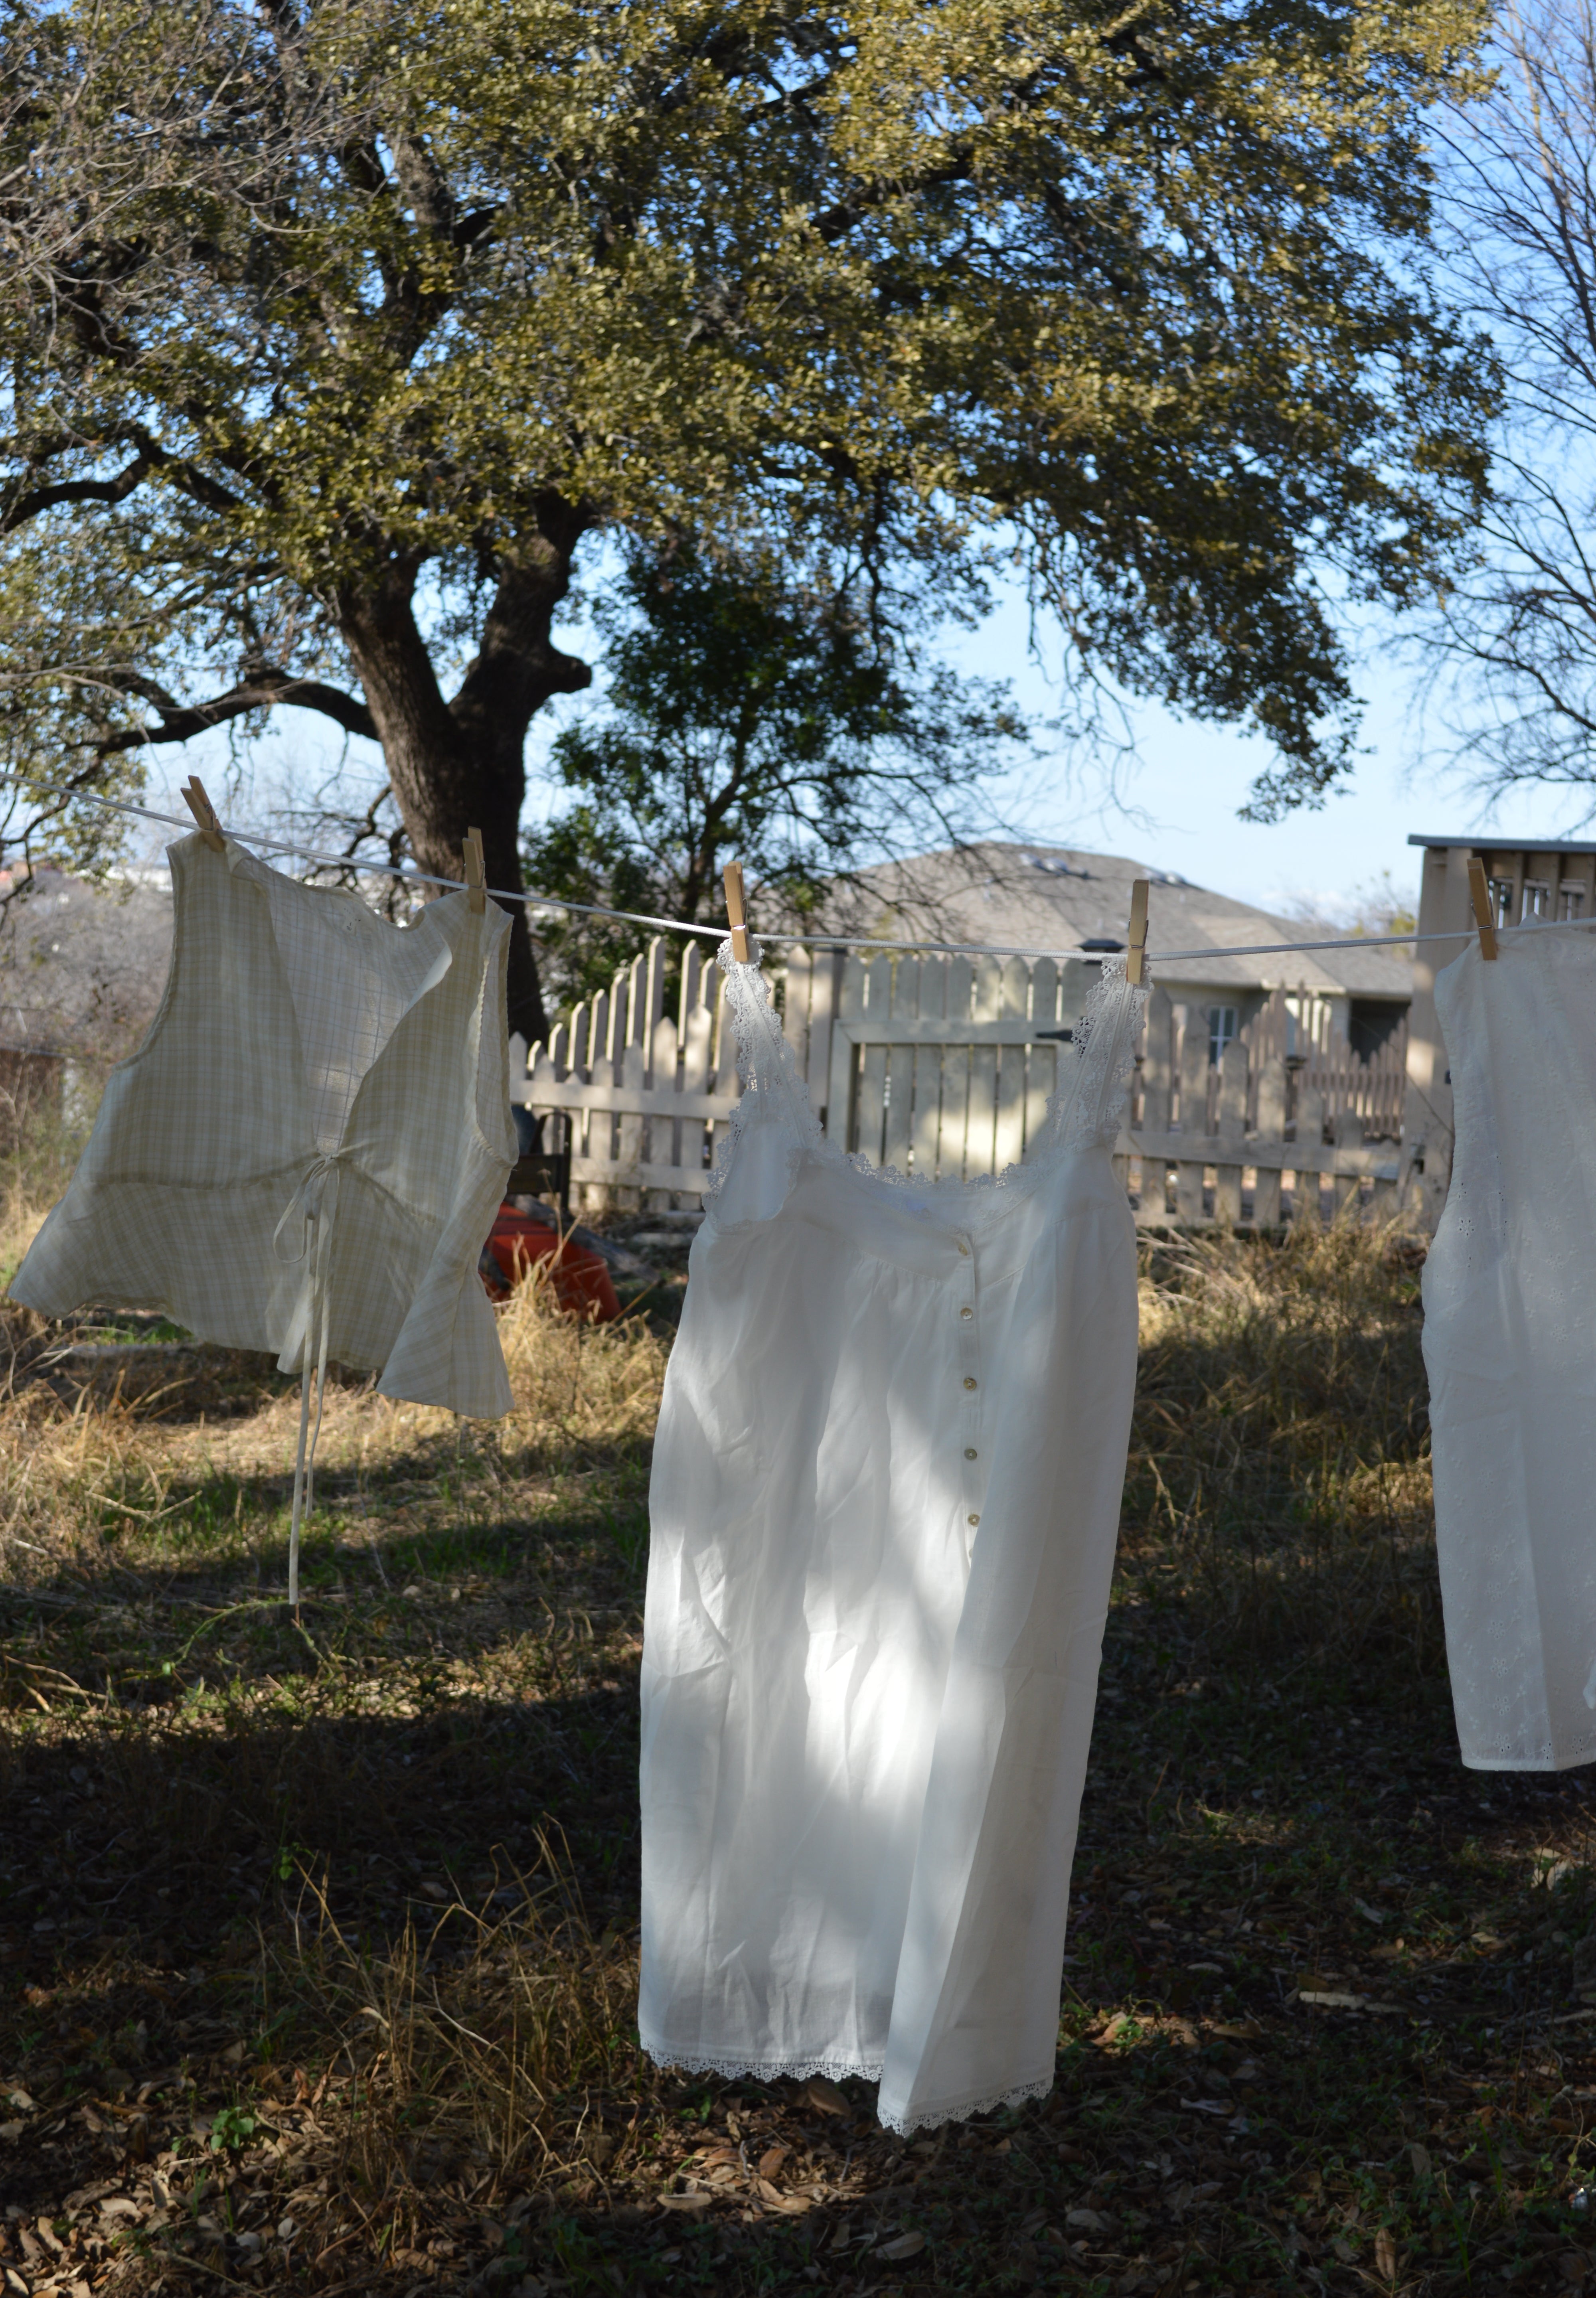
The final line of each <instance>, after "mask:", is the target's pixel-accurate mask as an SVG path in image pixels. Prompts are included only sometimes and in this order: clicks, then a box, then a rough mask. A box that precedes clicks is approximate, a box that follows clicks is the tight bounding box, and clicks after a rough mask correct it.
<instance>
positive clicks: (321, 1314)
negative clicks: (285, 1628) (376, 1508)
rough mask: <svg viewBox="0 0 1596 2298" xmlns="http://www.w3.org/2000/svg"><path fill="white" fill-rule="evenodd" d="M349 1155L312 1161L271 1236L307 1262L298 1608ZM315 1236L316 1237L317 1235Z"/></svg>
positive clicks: (295, 1571)
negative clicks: (341, 1188) (330, 1280)
mask: <svg viewBox="0 0 1596 2298" xmlns="http://www.w3.org/2000/svg"><path fill="white" fill-rule="evenodd" d="M348 1155H349V1152H348V1151H347V1150H345V1149H331V1150H327V1151H325V1152H323V1153H320V1154H318V1155H317V1156H315V1157H312V1158H311V1160H310V1163H309V1164H308V1165H307V1166H306V1168H305V1170H304V1172H303V1173H302V1175H301V1177H300V1183H299V1186H298V1187H297V1188H296V1189H295V1190H294V1194H293V1195H292V1196H291V1197H290V1198H289V1200H288V1203H286V1205H285V1207H284V1208H283V1212H282V1217H281V1219H279V1220H278V1222H277V1228H275V1229H274V1230H273V1231H272V1238H271V1249H272V1251H273V1252H274V1253H275V1254H276V1255H277V1259H278V1260H279V1261H286V1262H288V1263H290V1264H292V1263H293V1262H294V1261H309V1263H310V1267H309V1269H308V1270H307V1272H306V1282H305V1293H304V1309H305V1322H304V1330H303V1332H302V1335H301V1339H300V1386H299V1445H298V1449H297V1451H296V1452H295V1455H294V1506H293V1509H292V1510H291V1512H290V1515H289V1519H288V1602H289V1605H290V1607H291V1608H293V1609H294V1611H295V1612H297V1611H298V1609H299V1528H300V1525H301V1523H302V1521H303V1519H304V1517H306V1516H307V1515H308V1514H309V1513H310V1507H311V1505H312V1494H313V1492H314V1489H315V1477H316V1447H317V1445H318V1442H320V1438H321V1416H322V1412H323V1409H324V1408H325V1406H326V1403H327V1335H328V1330H329V1327H330V1324H331V1305H332V1304H331V1295H330V1292H329V1288H328V1285H327V1272H328V1270H329V1269H330V1267H331V1265H332V1257H333V1254H332V1246H333V1224H334V1221H335V1218H336V1216H337V1211H338V1172H339V1167H340V1165H341V1164H342V1163H343V1161H344V1160H345V1159H346V1158H347V1156H348ZM295 1214H297V1215H298V1216H299V1222H300V1230H299V1238H298V1242H297V1243H290V1244H287V1248H286V1249H285V1237H284V1231H285V1230H288V1232H289V1237H290V1238H292V1236H293V1231H292V1229H290V1228H289V1224H290V1223H291V1222H292V1221H293V1219H294V1216H295ZM312 1231H314V1236H312ZM312 1359H314V1361H315V1366H316V1426H315V1427H314V1428H313V1429H312V1427H311V1426H310V1365H311V1361H312Z"/></svg>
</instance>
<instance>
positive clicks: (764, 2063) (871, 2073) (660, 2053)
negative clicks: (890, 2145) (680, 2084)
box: [643, 2043, 881, 2082]
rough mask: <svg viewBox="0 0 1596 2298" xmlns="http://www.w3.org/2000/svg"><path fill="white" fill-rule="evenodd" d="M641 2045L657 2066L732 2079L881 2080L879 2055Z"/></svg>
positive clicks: (691, 2073) (792, 2080)
mask: <svg viewBox="0 0 1596 2298" xmlns="http://www.w3.org/2000/svg"><path fill="white" fill-rule="evenodd" d="M643 2048H644V2050H645V2051H647V2053H648V2054H649V2057H650V2058H651V2059H652V2060H653V2062H654V2063H655V2065H656V2066H657V2067H680V2068H681V2070H682V2073H683V2074H688V2075H724V2077H725V2079H726V2080H727V2081H728V2082H735V2081H736V2080H737V2079H739V2078H740V2076H742V2075H752V2077H753V2078H754V2080H755V2081H756V2082H807V2081H808V2079H809V2078H810V2076H811V2075H824V2076H825V2078H826V2079H827V2080H828V2082H841V2081H842V2080H843V2079H844V2077H845V2076H848V2075H857V2076H858V2077H859V2079H860V2080H861V2081H863V2082H880V2080H881V2060H880V2059H853V2058H848V2056H846V2055H845V2054H842V2053H840V2052H827V2053H826V2054H823V2056H822V2057H820V2058H817V2059H748V2058H743V2057H740V2056H739V2055H737V2054H735V2053H733V2054H731V2055H729V2056H727V2057H724V2058H723V2057H721V2056H720V2055H719V2054H716V2053H715V2052H709V2053H707V2054H706V2053H702V2052H688V2051H671V2050H666V2048H664V2047H663V2046H661V2045H659V2044H656V2043H645V2044H644V2045H643Z"/></svg>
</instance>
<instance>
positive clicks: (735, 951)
mask: <svg viewBox="0 0 1596 2298" xmlns="http://www.w3.org/2000/svg"><path fill="white" fill-rule="evenodd" d="M723 877H724V883H725V889H726V922H727V923H728V924H729V925H730V926H731V929H732V956H733V957H734V958H735V959H736V960H737V963H738V964H739V965H746V964H747V963H748V912H747V911H746V910H745V909H744V907H743V903H742V864H741V863H740V862H728V863H727V864H726V867H725V870H724V872H723Z"/></svg>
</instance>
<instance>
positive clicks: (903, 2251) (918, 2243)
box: [870, 2227, 925, 2258]
mask: <svg viewBox="0 0 1596 2298" xmlns="http://www.w3.org/2000/svg"><path fill="white" fill-rule="evenodd" d="M924 2248H925V2236H923V2235H922V2233H921V2231H920V2229H919V2228H918V2227H916V2228H914V2230H913V2232H911V2233H909V2234H900V2235H899V2236H898V2237H897V2241H896V2242H883V2243H881V2244H880V2245H879V2246H878V2247H877V2248H876V2249H874V2250H872V2252H871V2253H870V2254H871V2256H872V2258H913V2257H914V2256H915V2254H916V2253H918V2252H920V2251H922V2250H923V2249H924Z"/></svg>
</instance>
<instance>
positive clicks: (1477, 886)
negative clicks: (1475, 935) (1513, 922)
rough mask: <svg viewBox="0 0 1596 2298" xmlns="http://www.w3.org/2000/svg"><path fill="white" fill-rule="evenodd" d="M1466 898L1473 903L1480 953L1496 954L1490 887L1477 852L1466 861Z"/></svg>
mask: <svg viewBox="0 0 1596 2298" xmlns="http://www.w3.org/2000/svg"><path fill="white" fill-rule="evenodd" d="M1468 898H1469V900H1470V901H1471V902H1472V903H1473V904H1474V922H1475V924H1476V926H1477V927H1478V928H1479V930H1480V955H1481V956H1482V957H1484V958H1493V957H1494V956H1495V955H1496V920H1495V919H1494V918H1493V916H1492V914H1491V889H1490V886H1489V885H1488V884H1487V883H1486V880H1485V865H1484V863H1483V862H1482V861H1481V860H1480V857H1479V856H1478V855H1477V854H1475V855H1471V856H1469V862H1468Z"/></svg>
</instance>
